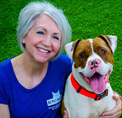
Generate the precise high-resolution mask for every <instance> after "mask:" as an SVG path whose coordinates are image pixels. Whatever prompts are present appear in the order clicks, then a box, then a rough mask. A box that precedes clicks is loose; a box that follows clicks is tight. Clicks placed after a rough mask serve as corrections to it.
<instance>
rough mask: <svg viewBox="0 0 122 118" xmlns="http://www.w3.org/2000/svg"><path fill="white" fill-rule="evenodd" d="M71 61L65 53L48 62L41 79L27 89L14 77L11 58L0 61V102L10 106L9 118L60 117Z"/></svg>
mask: <svg viewBox="0 0 122 118" xmlns="http://www.w3.org/2000/svg"><path fill="white" fill-rule="evenodd" d="M71 66H72V64H71V60H70V59H69V58H68V57H67V55H65V54H61V55H60V57H59V58H58V59H57V60H55V61H51V62H49V67H48V71H47V74H46V76H45V77H44V79H43V81H42V82H41V83H40V84H39V85H37V86H36V87H35V88H33V89H26V88H25V87H23V86H22V85H21V84H20V83H19V82H18V80H17V78H16V75H15V73H14V71H13V67H12V63H11V58H10V59H8V60H6V61H4V62H2V63H1V64H0V104H6V105H8V106H9V109H10V115H11V118H61V111H60V105H61V99H62V93H63V91H64V86H65V81H66V78H67V77H68V75H69V74H70V73H71Z"/></svg>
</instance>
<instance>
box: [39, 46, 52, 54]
mask: <svg viewBox="0 0 122 118" xmlns="http://www.w3.org/2000/svg"><path fill="white" fill-rule="evenodd" d="M37 50H39V51H41V52H43V53H49V52H50V51H49V50H46V49H42V48H39V47H37Z"/></svg>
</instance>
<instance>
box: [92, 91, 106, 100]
mask: <svg viewBox="0 0 122 118" xmlns="http://www.w3.org/2000/svg"><path fill="white" fill-rule="evenodd" d="M107 95H108V89H106V90H105V91H104V92H103V93H101V94H98V95H97V96H96V97H95V99H94V100H96V101H97V100H101V99H102V98H104V97H105V96H107Z"/></svg>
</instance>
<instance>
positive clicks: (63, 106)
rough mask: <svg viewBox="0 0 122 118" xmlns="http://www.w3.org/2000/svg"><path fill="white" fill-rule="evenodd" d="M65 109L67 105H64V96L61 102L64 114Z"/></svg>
mask: <svg viewBox="0 0 122 118" xmlns="http://www.w3.org/2000/svg"><path fill="white" fill-rule="evenodd" d="M64 110H66V108H65V105H64V97H63V99H62V103H61V113H62V116H64Z"/></svg>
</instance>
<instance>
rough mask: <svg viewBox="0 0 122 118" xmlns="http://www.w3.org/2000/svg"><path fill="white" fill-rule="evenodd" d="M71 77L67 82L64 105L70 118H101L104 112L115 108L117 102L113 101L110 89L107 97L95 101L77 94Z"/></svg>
mask: <svg viewBox="0 0 122 118" xmlns="http://www.w3.org/2000/svg"><path fill="white" fill-rule="evenodd" d="M70 80H71V79H70V77H69V78H68V80H67V82H66V90H67V91H65V95H64V104H65V107H66V109H67V111H68V114H69V118H97V117H98V118H99V116H100V115H101V114H102V113H103V112H104V111H109V110H111V109H112V108H113V107H114V105H115V104H114V103H115V101H113V100H112V97H111V96H112V89H111V88H110V87H109V88H108V89H109V93H108V96H107V97H104V98H103V99H101V100H99V101H95V100H94V99H91V98H89V97H86V96H84V95H82V94H79V93H77V92H76V90H75V89H74V87H73V86H72V83H71V81H70Z"/></svg>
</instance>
